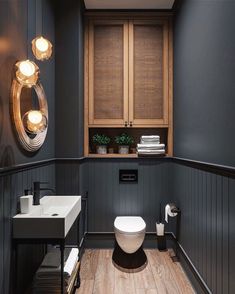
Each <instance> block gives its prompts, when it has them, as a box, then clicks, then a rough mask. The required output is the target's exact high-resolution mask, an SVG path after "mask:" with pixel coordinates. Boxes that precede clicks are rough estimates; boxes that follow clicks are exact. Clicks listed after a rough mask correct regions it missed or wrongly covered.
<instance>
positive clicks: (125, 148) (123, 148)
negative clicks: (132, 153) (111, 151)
mask: <svg viewBox="0 0 235 294" xmlns="http://www.w3.org/2000/svg"><path fill="white" fill-rule="evenodd" d="M118 153H119V154H128V153H129V146H127V145H120V146H118Z"/></svg>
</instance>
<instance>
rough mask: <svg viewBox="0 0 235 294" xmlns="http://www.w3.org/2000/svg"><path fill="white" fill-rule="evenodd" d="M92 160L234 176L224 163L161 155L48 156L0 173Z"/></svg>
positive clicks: (233, 168) (14, 166)
mask: <svg viewBox="0 0 235 294" xmlns="http://www.w3.org/2000/svg"><path fill="white" fill-rule="evenodd" d="M94 161H102V162H105V161H106V162H110V161H115V162H119V161H122V162H123V161H131V162H136V161H137V162H145V161H148V162H150V161H153V162H156V161H159V162H161V161H169V162H175V163H179V164H182V165H185V166H190V167H193V168H197V169H200V170H204V171H208V172H211V173H214V174H218V175H222V176H227V177H231V178H235V167H232V166H226V165H218V164H213V163H209V162H203V161H196V160H190V159H187V158H180V157H161V158H157V157H155V158H153V157H137V158H89V157H77V158H50V159H45V160H40V161H34V162H31V163H25V164H17V165H13V166H10V167H3V168H0V175H4V174H9V173H14V172H17V171H22V170H27V169H32V168H35V167H39V166H43V165H48V164H52V163H84V162H94Z"/></svg>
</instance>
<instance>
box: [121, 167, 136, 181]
mask: <svg viewBox="0 0 235 294" xmlns="http://www.w3.org/2000/svg"><path fill="white" fill-rule="evenodd" d="M119 183H138V170H137V169H120V170H119Z"/></svg>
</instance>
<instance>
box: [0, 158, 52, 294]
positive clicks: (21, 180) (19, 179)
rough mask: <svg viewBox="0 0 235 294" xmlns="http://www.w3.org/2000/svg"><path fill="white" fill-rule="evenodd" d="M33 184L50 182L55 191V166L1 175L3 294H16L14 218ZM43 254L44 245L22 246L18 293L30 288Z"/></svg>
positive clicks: (0, 271) (0, 266)
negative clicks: (13, 264) (13, 245)
mask: <svg viewBox="0 0 235 294" xmlns="http://www.w3.org/2000/svg"><path fill="white" fill-rule="evenodd" d="M33 181H44V182H48V186H49V187H53V188H54V187H55V165H54V163H53V162H52V163H48V164H42V165H40V164H39V166H38V167H33V168H30V167H29V168H22V169H21V170H20V171H14V170H11V171H10V172H1V173H0V293H3V294H8V293H15V292H14V291H15V289H12V286H13V284H14V283H13V279H14V277H13V276H12V275H11V270H12V265H11V248H12V246H11V245H12V239H11V238H12V230H11V226H12V216H14V215H15V214H16V212H17V210H18V208H19V197H20V196H22V195H23V194H24V189H27V188H31V187H32V183H33ZM42 254H43V251H42V247H41V246H35V245H33V246H29V245H22V246H20V247H19V252H18V256H19V260H18V262H19V263H18V282H19V283H18V292H17V293H24V291H25V290H26V289H27V288H28V286H29V285H30V283H31V281H32V277H33V275H34V273H35V270H36V269H37V267H38V266H39V264H40V262H41V259H42V256H43V255H42ZM11 291H13V292H11Z"/></svg>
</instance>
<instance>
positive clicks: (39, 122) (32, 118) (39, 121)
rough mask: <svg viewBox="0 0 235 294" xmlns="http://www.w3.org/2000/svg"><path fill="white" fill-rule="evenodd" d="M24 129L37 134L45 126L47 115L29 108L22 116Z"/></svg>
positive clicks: (43, 129)
mask: <svg viewBox="0 0 235 294" xmlns="http://www.w3.org/2000/svg"><path fill="white" fill-rule="evenodd" d="M22 120H23V125H24V128H25V130H26V131H27V132H28V133H31V134H38V133H41V132H43V131H45V129H46V128H47V117H46V116H45V114H43V112H41V111H40V110H30V111H28V112H26V113H25V114H24V116H23V119H22Z"/></svg>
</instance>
